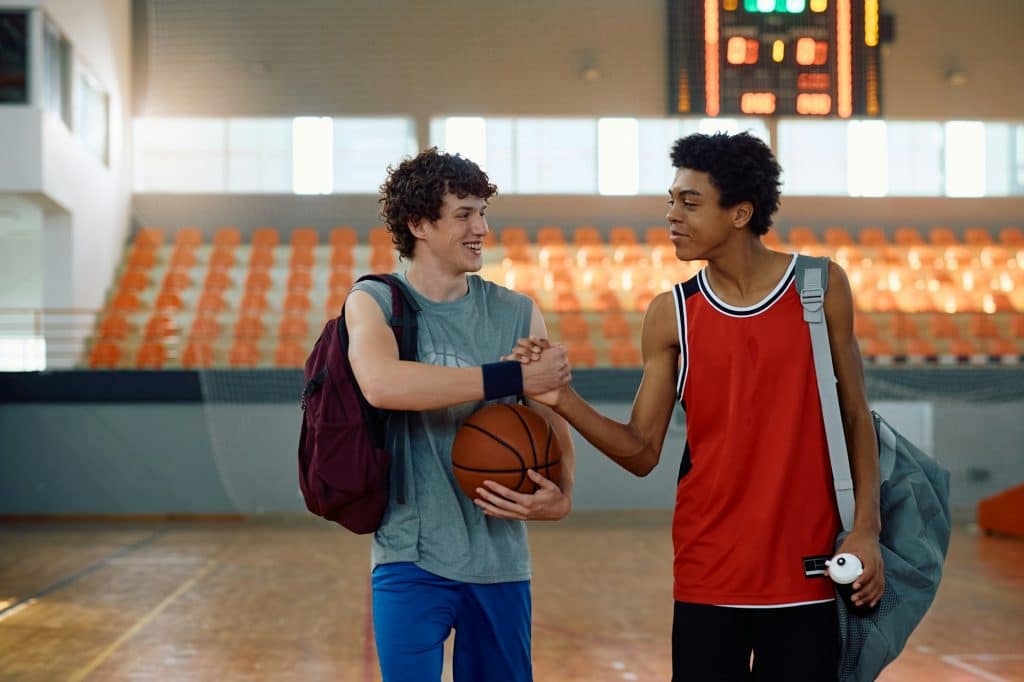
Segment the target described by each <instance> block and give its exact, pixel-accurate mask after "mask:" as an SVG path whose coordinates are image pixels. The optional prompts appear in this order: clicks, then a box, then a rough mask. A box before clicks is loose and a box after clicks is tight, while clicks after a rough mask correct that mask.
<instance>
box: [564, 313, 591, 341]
mask: <svg viewBox="0 0 1024 682" xmlns="http://www.w3.org/2000/svg"><path fill="white" fill-rule="evenodd" d="M558 333H559V335H560V336H561V337H562V338H563V339H585V338H587V337H588V336H590V326H589V325H588V324H587V320H586V318H584V317H583V315H582V314H580V313H578V312H569V313H563V314H561V315H559V316H558Z"/></svg>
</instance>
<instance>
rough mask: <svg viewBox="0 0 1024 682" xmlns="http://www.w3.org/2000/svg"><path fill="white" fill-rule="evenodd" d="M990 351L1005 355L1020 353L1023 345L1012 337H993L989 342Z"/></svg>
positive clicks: (992, 353) (993, 353) (994, 353)
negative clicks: (1011, 338)
mask: <svg viewBox="0 0 1024 682" xmlns="http://www.w3.org/2000/svg"><path fill="white" fill-rule="evenodd" d="M988 353H989V355H1003V356H1010V355H1020V354H1021V346H1020V344H1018V343H1016V342H1014V341H1011V340H1010V339H992V341H990V342H989V344H988Z"/></svg>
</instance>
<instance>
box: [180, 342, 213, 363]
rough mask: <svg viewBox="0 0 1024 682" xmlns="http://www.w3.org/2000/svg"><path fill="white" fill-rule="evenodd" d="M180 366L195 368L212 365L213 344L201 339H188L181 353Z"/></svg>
mask: <svg viewBox="0 0 1024 682" xmlns="http://www.w3.org/2000/svg"><path fill="white" fill-rule="evenodd" d="M181 366H182V367H184V368H185V369H195V368H202V367H212V366H213V346H211V345H210V344H209V343H205V342H203V341H189V342H188V343H187V344H185V350H184V351H182V353H181Z"/></svg>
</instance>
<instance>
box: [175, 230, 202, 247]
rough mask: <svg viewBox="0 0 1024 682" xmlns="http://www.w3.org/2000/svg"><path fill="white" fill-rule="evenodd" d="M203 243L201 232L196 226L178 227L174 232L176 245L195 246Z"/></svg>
mask: <svg viewBox="0 0 1024 682" xmlns="http://www.w3.org/2000/svg"><path fill="white" fill-rule="evenodd" d="M202 243H203V233H202V232H200V231H199V228H198V227H180V228H178V231H177V232H175V233H174V245H175V246H176V247H179V248H181V247H185V248H195V247H197V246H199V245H200V244H202Z"/></svg>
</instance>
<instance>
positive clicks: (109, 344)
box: [89, 340, 121, 369]
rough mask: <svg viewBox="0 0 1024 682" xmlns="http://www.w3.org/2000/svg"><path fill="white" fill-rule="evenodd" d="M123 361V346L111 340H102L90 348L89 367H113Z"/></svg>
mask: <svg viewBox="0 0 1024 682" xmlns="http://www.w3.org/2000/svg"><path fill="white" fill-rule="evenodd" d="M120 362H121V348H120V347H119V346H118V345H117V344H116V343H114V342H113V341H109V340H100V341H97V342H96V343H94V344H93V346H92V348H90V349H89V367H91V368H92V369H112V368H114V367H117V366H118V364H119V363H120Z"/></svg>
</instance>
